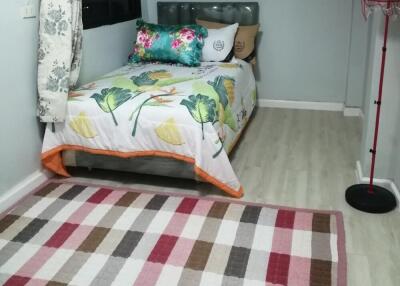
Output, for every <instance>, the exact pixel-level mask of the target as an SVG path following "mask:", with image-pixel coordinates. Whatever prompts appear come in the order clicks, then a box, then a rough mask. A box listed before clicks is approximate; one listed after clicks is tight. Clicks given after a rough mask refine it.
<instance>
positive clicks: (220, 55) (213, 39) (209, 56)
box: [201, 24, 239, 62]
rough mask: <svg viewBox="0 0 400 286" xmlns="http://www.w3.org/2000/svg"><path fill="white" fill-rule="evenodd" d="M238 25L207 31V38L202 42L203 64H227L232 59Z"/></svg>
mask: <svg viewBox="0 0 400 286" xmlns="http://www.w3.org/2000/svg"><path fill="white" fill-rule="evenodd" d="M238 27H239V24H233V25H229V26H226V27H224V28H220V29H208V37H207V38H206V39H205V40H204V47H203V55H202V58H201V60H202V61H203V62H227V61H230V60H231V59H232V57H233V53H232V50H233V44H234V43H235V35H236V31H237V28H238Z"/></svg>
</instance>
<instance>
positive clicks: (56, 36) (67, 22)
mask: <svg viewBox="0 0 400 286" xmlns="http://www.w3.org/2000/svg"><path fill="white" fill-rule="evenodd" d="M82 33H83V25H82V0H61V1H60V0H41V4H40V27H39V51H38V92H39V100H38V115H39V117H40V120H41V121H42V122H63V121H64V120H65V114H66V104H67V99H68V92H69V89H70V88H71V87H73V86H75V84H76V82H77V81H78V77H79V71H80V64H81V57H82Z"/></svg>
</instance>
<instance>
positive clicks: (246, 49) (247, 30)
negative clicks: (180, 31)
mask: <svg viewBox="0 0 400 286" xmlns="http://www.w3.org/2000/svg"><path fill="white" fill-rule="evenodd" d="M196 24H198V25H201V26H203V27H206V28H207V29H220V28H224V27H226V26H229V25H228V24H222V23H218V22H210V21H204V20H199V19H196ZM259 28H260V25H259V24H257V25H251V26H239V28H238V31H237V33H236V37H235V49H234V51H235V57H237V58H239V59H243V60H246V61H248V62H251V61H252V60H253V59H254V57H255V42H256V37H257V33H258V29H259Z"/></svg>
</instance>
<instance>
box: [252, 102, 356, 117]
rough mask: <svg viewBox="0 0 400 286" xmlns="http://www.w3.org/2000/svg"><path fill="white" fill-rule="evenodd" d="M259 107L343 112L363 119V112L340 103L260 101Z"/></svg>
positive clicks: (345, 114)
mask: <svg viewBox="0 0 400 286" xmlns="http://www.w3.org/2000/svg"><path fill="white" fill-rule="evenodd" d="M258 106H259V107H270V108H287V109H303V110H322V111H343V115H344V116H349V117H350V116H351V117H361V116H362V111H361V109H360V108H357V107H346V106H345V105H344V104H343V103H338V102H317V101H294V100H274V99H263V98H260V99H258Z"/></svg>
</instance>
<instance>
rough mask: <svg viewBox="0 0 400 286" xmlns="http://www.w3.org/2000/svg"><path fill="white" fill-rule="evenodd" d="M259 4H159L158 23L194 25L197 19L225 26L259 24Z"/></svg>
mask: <svg viewBox="0 0 400 286" xmlns="http://www.w3.org/2000/svg"><path fill="white" fill-rule="evenodd" d="M259 9H260V8H259V5H258V2H230V3H229V2H158V3H157V12H158V23H159V24H167V25H176V24H194V23H195V21H196V19H201V20H207V21H214V22H220V23H225V24H232V23H239V24H240V25H244V26H246V25H256V24H258V23H259Z"/></svg>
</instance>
